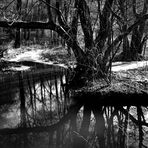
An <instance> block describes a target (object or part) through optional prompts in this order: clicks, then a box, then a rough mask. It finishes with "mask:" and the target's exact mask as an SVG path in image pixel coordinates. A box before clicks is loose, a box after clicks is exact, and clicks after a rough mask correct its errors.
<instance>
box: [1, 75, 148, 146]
mask: <svg viewBox="0 0 148 148" xmlns="http://www.w3.org/2000/svg"><path fill="white" fill-rule="evenodd" d="M49 77H50V76H49V75H44V74H42V75H39V77H37V78H36V77H34V76H32V75H27V76H24V75H22V73H19V81H18V86H19V87H18V88H19V89H18V91H17V95H19V100H18V104H19V105H17V107H18V108H17V111H18V112H19V119H18V120H19V121H20V122H19V124H18V125H17V126H16V127H13V128H5V129H0V138H1V141H0V147H1V148H3V147H4V148H9V147H11V148H29V147H30V148H46V147H51V148H82V147H83V148H84V147H87V148H96V147H98V148H126V147H127V145H130V144H132V145H133V144H135V145H136V144H137V141H138V140H141V141H142V143H143V141H144V139H139V138H140V136H139V137H138V135H141V134H142V135H145V134H146V132H145V133H144V132H142V129H143V127H142V126H140V125H138V124H137V125H136V122H133V121H134V120H136V118H134V117H133V116H132V115H131V114H129V113H130V109H131V110H132V111H133V112H140V113H141V114H140V115H137V117H138V119H139V120H141V118H140V117H142V116H143V114H142V112H143V111H144V109H146V108H144V107H139V108H138V110H137V111H135V110H133V107H119V106H118V107H113V106H110V107H109V106H100V105H99V104H97V103H96V102H94V101H93V100H91V99H89V100H85V99H82V100H83V101H82V100H81V99H77V98H75V95H74V94H73V92H72V91H69V92H67V91H66V89H65V85H64V84H65V83H66V80H65V79H66V78H65V76H63V74H61V75H60V74H58V75H54V76H53V75H52V77H51V78H49ZM84 100H85V101H84ZM135 108H136V107H135ZM145 131H146V130H145ZM140 132H141V133H140ZM144 142H145V141H144ZM139 143H140V142H139Z"/></svg>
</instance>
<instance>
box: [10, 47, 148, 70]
mask: <svg viewBox="0 0 148 148" xmlns="http://www.w3.org/2000/svg"><path fill="white" fill-rule="evenodd" d="M21 50H22V49H12V50H10V51H9V53H8V54H10V55H14V54H15V56H12V57H11V56H10V57H9V58H8V60H9V61H15V62H19V61H34V62H40V63H45V64H54V62H53V61H48V60H46V59H43V58H41V56H42V53H43V52H44V53H45V52H46V50H47V49H41V48H37V47H36V48H32V47H31V48H30V50H26V51H25V52H23V53H22V52H20V51H21ZM48 50H50V49H48ZM15 52H16V53H15ZM56 65H59V66H62V67H65V68H66V67H67V66H65V65H64V64H56ZM147 65H148V61H134V62H114V63H112V71H113V72H118V71H126V70H130V69H136V68H140V67H145V66H147ZM28 68H29V67H26V66H22V67H16V68H15V70H27V69H28Z"/></svg>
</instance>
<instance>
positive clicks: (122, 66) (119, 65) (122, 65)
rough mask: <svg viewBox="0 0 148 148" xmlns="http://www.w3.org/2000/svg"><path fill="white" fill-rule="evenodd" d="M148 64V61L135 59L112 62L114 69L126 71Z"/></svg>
mask: <svg viewBox="0 0 148 148" xmlns="http://www.w3.org/2000/svg"><path fill="white" fill-rule="evenodd" d="M145 66H148V61H133V62H114V63H113V64H112V71H114V72H117V71H126V70H130V69H136V68H140V67H145Z"/></svg>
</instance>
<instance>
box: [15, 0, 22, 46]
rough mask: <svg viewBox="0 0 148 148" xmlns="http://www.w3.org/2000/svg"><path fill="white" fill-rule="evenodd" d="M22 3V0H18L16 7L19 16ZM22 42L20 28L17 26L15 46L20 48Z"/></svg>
mask: <svg viewBox="0 0 148 148" xmlns="http://www.w3.org/2000/svg"><path fill="white" fill-rule="evenodd" d="M21 5H22V0H17V6H16V9H17V12H18V15H19V17H20V15H21ZM20 42H21V34H20V28H16V33H15V43H14V48H19V47H20V45H21V43H20Z"/></svg>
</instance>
